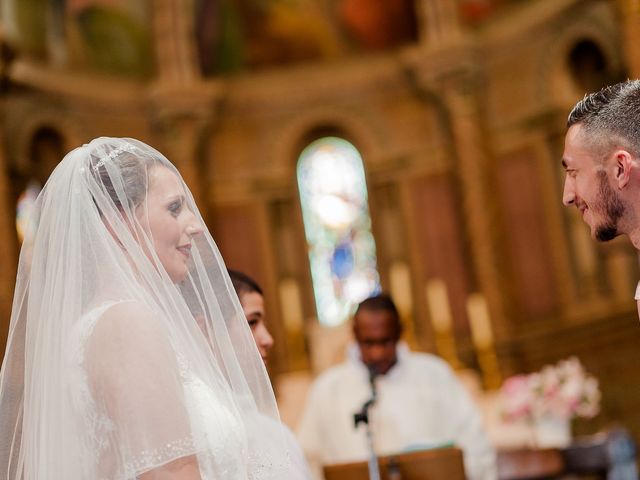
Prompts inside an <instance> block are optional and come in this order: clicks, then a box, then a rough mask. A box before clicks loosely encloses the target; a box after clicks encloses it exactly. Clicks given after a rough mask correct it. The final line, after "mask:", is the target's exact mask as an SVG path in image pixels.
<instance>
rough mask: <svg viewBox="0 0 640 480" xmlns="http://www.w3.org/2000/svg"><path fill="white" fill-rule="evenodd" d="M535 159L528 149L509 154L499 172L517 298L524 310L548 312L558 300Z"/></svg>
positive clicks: (542, 313)
mask: <svg viewBox="0 0 640 480" xmlns="http://www.w3.org/2000/svg"><path fill="white" fill-rule="evenodd" d="M535 160H536V159H535V157H534V155H533V154H532V152H530V151H527V150H520V151H518V152H516V153H513V154H509V155H507V156H506V157H505V158H504V159H503V160H502V161H501V162H499V164H498V165H499V166H498V168H497V171H496V175H497V179H498V187H499V195H500V203H501V206H502V211H503V212H504V222H505V231H506V233H507V235H506V236H505V237H506V238H504V240H503V242H504V245H505V247H506V250H507V251H506V254H507V255H508V256H509V259H510V264H511V268H512V272H511V273H512V275H513V276H514V279H513V280H514V287H515V292H516V293H515V294H516V297H517V299H516V300H517V302H518V305H519V306H520V307H521V309H522V310H523V311H524V312H526V313H528V314H531V315H546V314H550V313H553V311H554V309H555V308H556V306H557V303H558V299H557V298H556V294H555V286H554V276H553V265H552V264H551V258H552V257H551V255H550V247H549V243H548V238H547V236H546V234H545V232H546V227H545V221H544V212H543V211H542V205H541V198H542V191H541V189H540V179H539V176H538V171H537V169H536V164H535ZM558 201H559V199H558Z"/></svg>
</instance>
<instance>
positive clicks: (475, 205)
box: [441, 71, 509, 338]
mask: <svg viewBox="0 0 640 480" xmlns="http://www.w3.org/2000/svg"><path fill="white" fill-rule="evenodd" d="M478 75H479V72H474V71H472V72H468V73H467V74H466V75H464V74H463V75H462V76H461V77H460V78H459V79H456V80H452V79H451V78H449V79H448V80H447V81H446V82H443V83H442V84H441V88H442V91H443V92H444V102H445V104H446V106H447V107H448V108H447V109H448V111H449V112H450V114H451V117H450V120H451V127H452V132H451V133H452V140H453V142H454V148H455V153H456V156H457V160H458V175H459V178H460V183H461V187H462V188H461V192H462V200H463V209H464V212H465V217H466V224H467V230H468V235H469V239H470V242H471V253H472V261H473V266H474V270H475V273H476V280H477V284H478V285H477V287H478V291H480V292H482V293H483V294H484V295H485V296H486V298H487V302H488V305H489V310H490V312H491V318H492V320H493V323H494V325H493V328H494V329H495V332H496V335H497V337H498V338H501V337H502V338H503V337H504V334H505V333H506V331H507V330H508V327H509V324H508V323H507V321H506V318H505V305H504V303H505V302H504V298H505V295H504V292H503V289H502V284H503V282H502V281H501V280H502V279H501V278H500V273H499V271H498V268H497V265H498V263H499V258H498V255H497V254H496V252H495V245H496V242H495V239H494V230H495V229H494V228H493V227H494V226H495V225H496V224H497V222H495V221H494V217H495V214H494V207H495V204H494V203H493V202H492V201H491V193H490V190H489V185H488V178H487V172H488V169H487V160H488V159H487V155H486V146H485V141H484V138H483V131H482V122H483V120H482V117H481V115H480V112H479V106H478V99H477V96H478V93H477V91H476V85H475V80H474V79H475V78H476V77H477V76H478ZM447 85H448V87H447Z"/></svg>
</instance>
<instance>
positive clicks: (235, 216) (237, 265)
mask: <svg viewBox="0 0 640 480" xmlns="http://www.w3.org/2000/svg"><path fill="white" fill-rule="evenodd" d="M210 227H211V235H213V239H214V240H215V242H216V243H217V245H218V248H219V249H220V253H221V254H222V258H223V259H224V263H225V264H226V265H227V267H229V268H233V269H235V270H240V271H242V272H245V273H247V274H248V275H250V276H252V277H254V278H255V279H256V280H257V281H258V283H260V284H261V285H265V282H266V281H267V278H266V272H265V268H264V265H263V258H264V256H263V253H262V252H261V249H262V248H264V245H263V244H262V242H261V241H260V234H259V233H260V232H259V225H258V217H257V213H256V209H255V208H253V207H252V205H237V206H236V205H234V206H222V207H216V208H215V209H214V211H213V221H212V222H211V225H210Z"/></svg>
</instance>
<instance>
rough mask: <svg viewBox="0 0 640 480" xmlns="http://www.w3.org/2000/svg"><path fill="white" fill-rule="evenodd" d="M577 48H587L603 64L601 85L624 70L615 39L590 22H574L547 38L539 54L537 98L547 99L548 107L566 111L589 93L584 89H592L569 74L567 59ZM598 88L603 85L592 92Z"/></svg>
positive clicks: (618, 76)
mask: <svg viewBox="0 0 640 480" xmlns="http://www.w3.org/2000/svg"><path fill="white" fill-rule="evenodd" d="M581 45H588V46H589V48H591V49H593V51H594V52H597V54H598V55H600V56H601V58H602V61H603V62H604V71H603V72H602V82H604V83H605V84H606V83H610V82H612V81H617V80H619V79H620V76H621V72H622V71H623V70H624V68H623V58H622V54H621V51H620V45H619V42H618V37H617V35H615V34H611V32H610V31H609V30H608V29H607V28H603V25H602V24H598V23H595V22H592V21H584V22H577V23H575V24H574V25H571V26H569V28H566V29H565V30H563V31H560V32H559V33H558V35H556V36H553V37H550V40H549V43H548V44H547V45H546V46H544V47H543V48H542V49H541V50H540V66H539V69H538V71H539V72H540V73H541V77H540V78H542V81H541V82H539V85H540V89H541V90H540V92H539V93H540V98H542V99H548V101H549V102H550V106H555V107H557V108H560V109H562V110H567V109H569V108H570V107H571V106H573V105H574V104H575V102H576V101H577V100H578V99H579V98H581V97H582V96H584V94H585V93H589V92H588V91H586V90H585V87H587V88H594V87H593V85H591V86H590V87H588V86H587V85H586V84H585V85H581V84H580V82H577V81H576V78H575V73H574V72H572V67H571V60H570V59H571V56H572V54H573V53H574V52H575V51H576V48H580V46H581ZM586 83H588V82H586ZM602 86H604V85H599V86H596V87H595V88H600V87H602ZM567 111H568V110H567Z"/></svg>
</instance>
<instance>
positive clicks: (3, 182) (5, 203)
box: [0, 136, 18, 352]
mask: <svg viewBox="0 0 640 480" xmlns="http://www.w3.org/2000/svg"><path fill="white" fill-rule="evenodd" d="M15 218H16V212H15V211H14V209H13V207H12V202H11V201H10V190H9V178H8V176H7V161H6V158H5V150H4V145H3V142H2V137H1V136H0V242H1V243H2V248H0V352H3V351H4V347H5V341H6V339H7V334H8V332H9V319H10V316H11V302H12V300H13V289H14V287H15V280H16V265H17V262H18V256H17V251H16V248H15V247H16V227H15Z"/></svg>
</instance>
